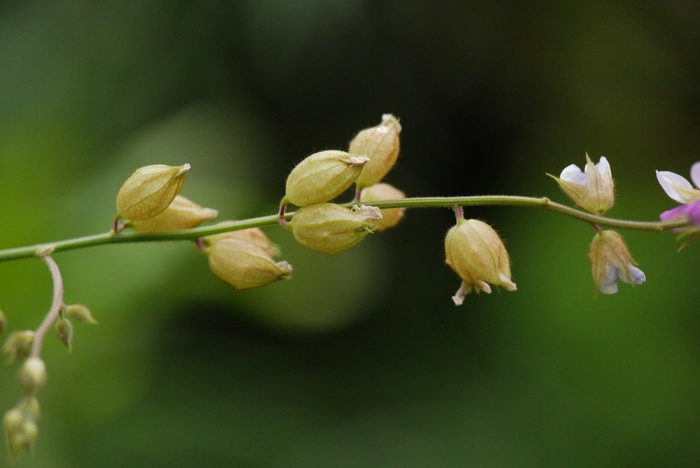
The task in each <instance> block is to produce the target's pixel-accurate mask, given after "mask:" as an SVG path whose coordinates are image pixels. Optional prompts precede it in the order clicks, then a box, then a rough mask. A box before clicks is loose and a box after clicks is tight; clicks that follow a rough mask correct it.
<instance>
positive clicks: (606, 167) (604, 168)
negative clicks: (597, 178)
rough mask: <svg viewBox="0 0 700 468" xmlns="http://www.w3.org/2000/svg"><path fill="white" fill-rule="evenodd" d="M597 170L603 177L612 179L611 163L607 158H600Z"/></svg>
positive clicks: (596, 166)
mask: <svg viewBox="0 0 700 468" xmlns="http://www.w3.org/2000/svg"><path fill="white" fill-rule="evenodd" d="M595 168H596V169H598V173H599V174H600V175H601V176H602V177H603V178H606V177H612V172H611V171H610V163H609V162H608V159H607V158H606V157H605V156H601V157H600V162H598V164H596V165H595Z"/></svg>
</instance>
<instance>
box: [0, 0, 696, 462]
mask: <svg viewBox="0 0 700 468" xmlns="http://www.w3.org/2000/svg"><path fill="white" fill-rule="evenodd" d="M699 26H700V3H698V2H693V1H682V0H680V1H674V0H670V1H666V2H645V3H642V2H632V1H613V2H577V1H526V2H521V1H512V0H511V1H508V0H475V1H440V0H438V1H421V0H405V1H401V2H399V1H393V2H392V1H371V0H364V1H351V0H337V1H328V0H288V1H283V0H278V1H261V0H247V1H230V0H203V1H198V2H193V1H164V0H141V1H138V2H136V1H116V0H100V1H94V0H93V1H89V0H72V1H57V0H3V1H2V2H1V3H0V200H2V202H0V219H2V229H0V247H3V248H5V247H14V246H19V245H26V244H32V243H37V242H47V241H51V240H57V239H62V238H68V237H75V236H80V235H85V234H90V233H97V232H103V231H106V230H107V229H109V227H110V222H111V219H112V217H113V215H114V212H115V208H114V196H115V194H116V191H117V189H118V188H119V186H120V184H121V182H122V181H123V180H124V179H125V178H126V177H127V176H128V175H129V174H130V173H131V171H133V170H134V169H135V168H136V167H138V166H141V165H146V164H153V163H165V164H182V163H185V162H189V163H190V164H192V168H193V169H192V171H191V173H190V175H189V176H188V181H187V184H186V186H185V189H184V191H183V194H185V195H186V196H188V197H190V198H192V199H194V200H196V201H198V202H199V203H201V204H203V205H205V206H210V207H215V208H217V209H219V211H220V213H221V218H222V219H230V218H242V217H247V216H257V215H263V214H271V213H273V212H274V211H275V208H276V204H277V202H278V201H279V199H280V198H281V196H282V192H283V186H284V179H285V177H286V174H287V173H288V171H289V170H290V169H291V168H292V167H293V166H294V164H295V163H296V162H298V161H299V160H300V159H301V158H303V157H304V156H306V155H308V154H310V153H312V152H315V151H318V150H322V149H329V148H333V149H343V148H345V147H346V145H347V142H348V141H349V140H350V139H351V138H352V136H353V135H354V133H355V132H357V131H359V130H360V129H362V128H364V127H368V126H372V125H375V124H377V123H379V121H380V118H381V115H382V113H386V112H391V113H394V114H395V115H397V116H399V117H400V118H401V123H402V125H403V129H404V130H403V134H402V153H401V157H400V159H399V164H398V165H397V167H396V168H395V169H394V170H393V171H392V172H391V173H390V174H389V176H388V179H387V180H388V181H389V182H390V183H393V184H394V185H396V186H398V187H399V188H401V189H403V190H404V191H405V192H406V193H407V194H409V195H414V196H428V195H476V194H484V193H490V194H522V195H536V196H549V197H552V198H553V199H555V200H558V201H564V202H566V200H565V199H564V198H565V197H564V196H563V195H562V194H561V193H560V192H559V190H558V188H557V187H556V186H555V184H554V183H553V181H552V180H550V179H549V178H547V177H545V173H546V172H549V173H554V174H558V173H559V171H561V169H563V168H564V167H565V166H567V165H569V164H571V163H576V164H579V165H580V164H582V163H583V162H584V155H585V153H586V152H588V153H589V154H590V155H591V156H592V157H594V158H595V159H596V160H597V159H598V157H599V156H600V155H605V156H607V157H608V159H609V160H610V162H611V165H612V170H613V175H614V176H615V179H616V183H617V204H616V206H615V208H614V209H613V210H612V211H611V212H610V215H611V216H615V217H622V218H630V219H641V220H654V219H656V218H657V216H658V213H659V212H661V211H662V210H665V209H669V208H671V207H673V206H675V203H674V202H673V201H671V200H670V199H668V198H667V197H666V196H665V194H664V193H663V191H662V190H661V189H660V187H659V186H658V184H657V182H656V180H655V177H654V170H655V169H665V170H671V171H674V172H677V173H680V174H683V175H687V173H688V169H689V168H690V165H691V164H692V163H693V162H694V161H695V160H696V159H698V155H699V154H700V138H699V133H698V126H699V124H700V88H699V87H698V86H697V82H698V81H697V77H698V75H700V61H698V55H697V51H698V50H699V48H700V27H699ZM467 213H468V216H471V217H480V218H482V219H485V220H488V221H489V222H490V223H492V224H493V225H494V226H495V227H496V228H497V229H498V230H499V232H500V233H501V234H502V236H503V237H504V238H505V240H506V242H507V246H508V248H509V251H510V253H511V257H512V262H513V279H514V280H515V282H516V283H517V284H518V288H519V290H518V292H517V293H506V292H503V293H500V294H498V293H495V294H492V295H491V296H486V295H481V296H478V297H476V296H474V297H468V299H467V301H466V302H465V305H464V306H462V307H461V308H456V307H454V305H453V304H452V301H451V300H450V296H451V295H452V294H453V293H454V292H455V290H456V289H457V287H458V286H459V280H458V278H457V277H456V275H454V274H453V273H452V272H451V271H450V270H449V268H448V267H446V266H445V265H444V259H443V253H442V248H443V247H442V242H443V236H444V233H445V232H446V231H447V229H448V228H449V227H450V225H451V224H452V222H453V217H452V214H451V213H450V212H449V211H448V210H416V211H412V212H409V213H408V216H407V217H406V219H405V221H404V222H403V223H402V224H401V225H400V228H397V229H394V230H391V231H388V232H386V233H382V234H378V235H375V236H373V237H372V238H370V239H368V240H366V241H364V242H363V243H362V244H361V245H360V246H359V247H357V248H355V249H353V250H351V251H348V252H345V253H343V254H340V255H338V256H335V257H332V256H328V255H323V254H320V253H316V252H313V251H309V250H305V249H303V248H300V247H298V246H296V245H295V244H294V242H293V241H292V239H291V236H290V235H289V233H288V232H286V231H283V230H282V229H280V228H271V229H268V230H267V232H268V233H269V235H270V237H272V238H273V239H274V240H275V241H276V242H278V243H279V244H280V245H281V246H282V249H283V252H284V259H286V260H288V261H289V262H290V263H291V264H292V265H294V267H295V271H294V279H293V280H292V281H285V282H281V283H278V284H275V285H272V286H270V287H267V288H263V289H260V290H254V291H247V292H242V293H241V292H237V291H235V290H233V289H232V288H230V287H228V286H227V285H226V284H225V283H223V282H221V281H219V280H218V279H217V278H215V277H214V276H213V275H212V274H211V272H210V271H209V270H208V268H207V265H206V261H205V259H204V258H203V257H202V256H201V255H199V254H198V253H197V251H196V249H195V248H194V247H193V246H192V245H191V244H189V243H181V244H177V243H160V244H153V245H150V244H149V245H121V246H106V247H99V248H95V249H88V250H81V251H74V252H68V253H62V254H58V255H56V260H57V261H58V263H59V265H60V266H61V267H62V271H63V275H64V280H65V283H66V301H67V302H83V303H86V304H88V305H89V306H90V308H91V309H92V310H93V312H94V314H95V316H96V318H97V319H98V320H99V322H100V325H99V326H98V327H94V328H91V327H87V326H81V325H80V324H78V325H77V326H76V328H77V330H76V337H75V342H74V351H73V353H72V354H71V355H67V354H66V352H65V350H64V349H62V347H61V345H60V344H59V343H58V342H57V340H54V339H50V340H49V341H48V343H47V345H46V347H45V353H44V354H45V359H46V361H47V364H48V369H49V375H50V384H49V385H48V386H47V387H46V389H44V390H43V391H42V392H41V394H40V399H41V402H42V405H43V413H44V417H43V419H42V421H41V423H40V441H39V445H38V447H37V450H36V453H35V454H34V456H33V457H32V461H31V462H27V463H28V465H30V466H38V467H50V468H63V467H66V468H68V467H70V468H75V467H98V466H99V467H124V466H137V467H141V466H144V467H145V466H167V467H175V468H177V467H190V466H194V465H196V466H207V467H210V466H211V467H219V466H227V467H331V466H332V467H358V466H367V467H375V466H376V467H425V466H434V467H458V466H459V467H562V466H566V467H611V468H613V467H615V468H619V467H639V466H645V467H668V466H673V467H696V466H700V444H698V438H699V437H700V367H699V365H698V364H699V363H700V346H699V343H700V341H699V340H698V336H700V318H699V314H698V312H699V311H698V306H697V304H698V299H699V296H700V292H699V291H698V290H695V291H693V290H692V288H693V287H697V283H696V281H697V276H696V267H693V265H694V264H695V263H694V262H695V260H696V259H697V258H698V249H699V248H700V245H691V246H690V247H688V248H687V249H686V250H685V251H683V252H682V253H681V254H677V253H676V249H677V247H678V243H677V242H676V241H675V240H674V238H673V236H672V235H671V234H667V233H666V234H650V233H646V234H645V233H636V232H627V233H623V234H624V235H625V238H626V239H627V241H628V243H629V245H630V248H631V250H632V253H633V255H634V257H635V259H636V260H637V261H638V262H639V263H640V266H641V268H642V269H643V270H644V271H645V272H646V274H647V279H648V282H647V283H646V284H644V285H642V286H640V287H636V288H634V289H633V288H632V287H630V286H627V285H621V287H620V292H619V293H618V294H617V295H614V296H599V297H597V298H595V297H594V296H595V295H594V287H593V284H592V281H591V278H590V266H589V264H588V260H587V258H586V255H587V247H588V243H589V242H590V240H591V238H592V236H593V234H594V232H593V230H592V229H590V227H588V226H586V225H584V224H581V223H579V222H577V221H574V220H571V219H569V218H564V217H562V216H558V215H555V214H554V213H550V212H545V211H538V210H533V209H524V208H508V207H502V208H488V209H469V210H468V211H467ZM50 287H51V284H50V278H49V275H48V272H47V271H46V269H45V267H44V265H43V264H42V263H41V262H39V261H34V260H22V261H17V262H9V263H4V264H2V265H0V307H2V309H3V310H4V312H5V313H6V315H7V316H8V317H9V319H10V325H11V328H12V329H21V328H35V327H36V326H37V324H38V323H39V321H40V320H41V318H42V316H43V314H44V313H45V311H46V310H47V308H48V306H49V303H50V298H51V289H50ZM15 372H16V366H3V367H2V369H0V379H1V381H2V385H0V407H1V408H2V411H5V410H6V409H9V408H10V407H11V406H13V405H14V404H15V402H16V400H17V399H18V398H19V395H20V389H19V385H18V383H17V381H16V378H15ZM5 458H6V457H5V454H3V456H2V457H0V463H2V462H4V460H5Z"/></svg>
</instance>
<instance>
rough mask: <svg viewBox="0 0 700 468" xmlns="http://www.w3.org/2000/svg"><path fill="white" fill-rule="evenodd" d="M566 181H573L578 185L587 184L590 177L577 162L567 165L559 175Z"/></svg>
mask: <svg viewBox="0 0 700 468" xmlns="http://www.w3.org/2000/svg"><path fill="white" fill-rule="evenodd" d="M559 178H560V179H561V180H563V181H564V182H571V183H573V184H576V185H586V181H587V180H588V177H587V176H586V174H584V173H583V172H582V171H581V169H579V167H578V166H577V165H576V164H571V165H570V166H566V167H565V168H564V170H563V171H561V175H560V176H559Z"/></svg>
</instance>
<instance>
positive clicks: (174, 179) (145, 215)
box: [117, 164, 190, 221]
mask: <svg viewBox="0 0 700 468" xmlns="http://www.w3.org/2000/svg"><path fill="white" fill-rule="evenodd" d="M189 170H190V165H189V164H184V165H182V166H165V165H163V164H156V165H153V166H145V167H141V168H139V169H137V170H136V172H134V173H133V174H131V176H130V177H129V178H128V179H126V182H124V184H123V185H122V187H121V188H120V189H119V193H117V211H118V212H119V216H121V217H122V218H126V219H128V220H131V221H143V220H146V219H149V218H153V217H154V216H156V215H158V214H160V213H162V212H163V211H165V209H166V208H167V207H168V206H169V205H170V203H171V202H172V201H173V199H174V198H175V196H176V195H177V194H178V193H180V190H182V185H183V184H184V183H185V174H186V173H187V171H189Z"/></svg>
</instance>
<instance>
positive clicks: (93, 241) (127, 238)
mask: <svg viewBox="0 0 700 468" xmlns="http://www.w3.org/2000/svg"><path fill="white" fill-rule="evenodd" d="M345 205H346V206H351V205H352V203H348V204H345ZM371 205H372V206H376V207H378V208H382V209H385V208H449V209H451V210H453V209H454V208H455V207H459V206H523V207H530V208H543V209H546V210H550V211H554V212H556V213H560V214H563V215H566V216H570V217H572V218H575V219H578V220H580V221H584V222H586V223H594V224H596V225H598V226H604V227H610V228H619V229H632V230H639V231H654V232H660V231H669V230H672V229H677V228H683V227H686V226H688V222H687V221H685V220H681V221H661V222H648V221H629V220H623V219H613V218H605V217H603V216H598V215H594V214H590V213H586V212H584V211H581V210H578V209H576V208H571V207H568V206H565V205H561V204H559V203H555V202H553V201H551V200H549V199H548V198H537V197H521V196H512V195H485V196H470V197H422V198H404V199H402V200H385V201H373V202H371ZM292 216H294V213H285V215H284V219H286V220H289V219H291V218H292ZM278 222H279V215H278V214H274V215H269V216H261V217H258V218H250V219H245V220H241V221H224V222H221V223H217V224H213V225H209V226H205V227H198V228H194V229H184V230H182V231H172V232H155V233H138V232H133V231H126V232H119V233H114V232H112V231H110V232H106V233H103V234H95V235H92V236H85V237H78V238H74V239H67V240H63V241H58V242H53V243H49V244H40V245H32V246H27V247H18V248H13V249H5V250H0V262H2V261H7V260H16V259H20V258H30V257H35V256H37V255H38V252H40V251H42V249H46V247H47V246H50V247H51V248H52V252H61V251H64V250H74V249H82V248H87V247H96V246H98V245H107V244H122V243H130V242H153V241H176V240H196V239H198V238H200V237H204V236H210V235H212V234H220V233H222V232H228V231H236V230H240V229H248V228H253V227H264V226H270V225H274V224H277V223H278Z"/></svg>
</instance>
